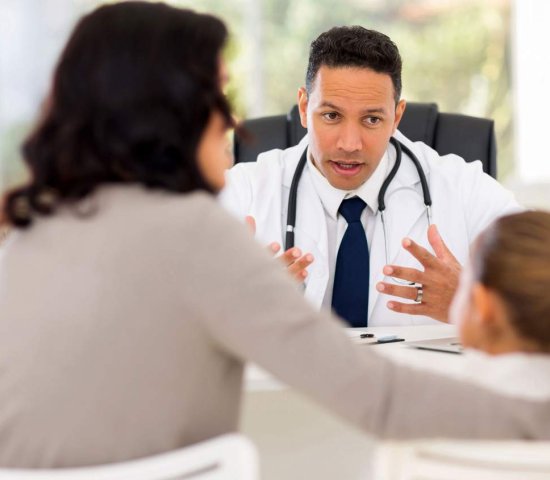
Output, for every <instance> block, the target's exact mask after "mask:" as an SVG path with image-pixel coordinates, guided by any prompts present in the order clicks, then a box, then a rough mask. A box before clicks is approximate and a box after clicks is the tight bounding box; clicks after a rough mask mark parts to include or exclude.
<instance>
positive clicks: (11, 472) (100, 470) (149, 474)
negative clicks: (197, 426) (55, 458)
mask: <svg viewBox="0 0 550 480" xmlns="http://www.w3.org/2000/svg"><path fill="white" fill-rule="evenodd" d="M259 478H260V477H259V466H258V455H257V452H256V448H255V447H254V445H253V444H252V443H251V442H250V441H249V440H248V439H247V438H246V437H244V436H242V435H238V434H231V435H223V436H221V437H217V438H214V439H212V440H208V441H206V442H202V443H198V444H196V445H191V446H189V447H186V448H183V449H181V450H177V451H174V452H170V453H165V454H161V455H155V456H152V457H149V458H145V459H141V460H132V461H128V462H123V463H114V464H111V465H102V466H94V467H84V468H63V469H51V470H38V469H37V470H22V469H0V480H184V479H185V480H257V479H259Z"/></svg>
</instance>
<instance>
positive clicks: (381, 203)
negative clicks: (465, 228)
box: [285, 137, 432, 260]
mask: <svg viewBox="0 0 550 480" xmlns="http://www.w3.org/2000/svg"><path fill="white" fill-rule="evenodd" d="M390 142H391V144H392V145H393V146H394V147H395V164H394V166H393V168H392V169H391V171H390V173H389V174H388V176H387V177H386V178H385V180H384V182H383V183H382V186H381V187H380V191H379V192H378V211H379V212H380V216H381V219H382V228H383V229H384V242H387V240H386V239H387V236H386V225H385V221H384V212H385V210H386V202H385V196H386V191H387V190H388V187H389V186H390V184H391V182H392V180H393V179H394V177H395V175H397V171H398V170H399V167H400V166H401V159H402V157H403V152H405V154H406V155H407V156H408V157H409V158H410V159H411V161H412V162H413V164H414V166H415V168H416V171H417V172H418V177H419V179H420V184H421V186H422V195H423V197H424V206H425V207H426V215H427V216H428V224H431V206H432V197H431V195H430V189H429V187H428V181H427V180H426V175H425V174H424V170H423V168H422V165H421V164H420V161H419V160H418V158H417V157H416V155H415V154H414V153H413V152H412V151H411V149H410V148H409V147H407V146H406V145H404V144H403V143H401V142H400V141H399V140H397V139H396V138H394V137H390ZM307 150H308V149H307V147H306V149H305V150H304V153H302V156H301V157H300V160H299V162H298V165H297V166H296V170H295V171H294V176H293V177H292V183H291V184H290V192H289V195H288V207H287V220H286V234H285V251H286V250H288V249H289V248H292V247H294V240H295V236H294V231H295V229H296V210H297V205H298V184H299V183H300V178H301V177H302V173H303V171H304V167H305V165H306V162H307ZM385 249H386V257H387V255H388V245H387V243H386V244H385ZM386 260H387V259H386Z"/></svg>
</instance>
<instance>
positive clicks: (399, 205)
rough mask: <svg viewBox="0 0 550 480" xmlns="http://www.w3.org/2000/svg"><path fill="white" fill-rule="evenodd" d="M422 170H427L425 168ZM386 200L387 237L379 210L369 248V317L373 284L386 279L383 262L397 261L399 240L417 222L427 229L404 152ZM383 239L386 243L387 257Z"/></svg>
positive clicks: (415, 178) (415, 180)
mask: <svg viewBox="0 0 550 480" xmlns="http://www.w3.org/2000/svg"><path fill="white" fill-rule="evenodd" d="M423 167H424V165H423ZM424 170H425V171H426V168H424ZM426 174H428V172H426ZM385 200H386V212H385V214H384V221H385V222H386V233H387V238H384V228H383V225H382V220H381V214H380V212H378V213H377V215H376V224H375V228H374V235H373V239H372V244H371V249H370V288H369V317H370V315H371V313H372V311H373V309H374V307H375V305H376V303H377V302H378V300H379V297H380V294H379V292H378V290H376V284H377V283H378V282H380V281H383V280H386V281H389V279H388V278H385V276H384V274H383V273H382V269H383V268H384V265H386V263H389V264H390V265H391V264H393V263H394V262H395V261H396V259H397V257H398V256H399V255H400V254H401V253H402V252H403V251H404V250H403V247H402V246H401V241H402V240H403V238H405V237H407V236H410V234H411V232H412V231H413V230H414V229H415V226H416V225H417V224H418V223H419V222H424V223H423V225H424V224H425V225H424V227H423V231H424V232H425V230H426V228H427V220H426V219H425V212H426V210H425V207H424V201H423V196H422V188H421V186H420V179H419V176H418V172H417V171H416V168H415V166H414V164H413V163H412V161H411V160H410V159H409V158H408V157H407V156H406V155H403V158H402V161H401V166H400V168H399V170H398V172H397V175H396V176H395V178H394V179H393V181H392V182H391V183H390V185H389V187H388V190H387V192H386V195H385ZM423 217H424V218H423ZM415 240H416V237H415ZM385 241H386V242H387V246H388V252H387V260H386V249H385ZM407 255H408V254H407ZM384 298H387V297H383V298H382V300H383V299H384Z"/></svg>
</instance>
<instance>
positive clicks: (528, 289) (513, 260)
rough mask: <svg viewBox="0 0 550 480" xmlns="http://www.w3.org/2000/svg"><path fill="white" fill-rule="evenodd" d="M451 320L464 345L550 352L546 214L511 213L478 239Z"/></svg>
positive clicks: (549, 235)
mask: <svg viewBox="0 0 550 480" xmlns="http://www.w3.org/2000/svg"><path fill="white" fill-rule="evenodd" d="M451 318H452V321H453V322H455V323H458V324H459V326H460V336H461V340H462V343H463V344H464V345H465V346H466V347H473V348H478V349H480V350H484V351H485V352H487V353H492V354H498V353H508V352H517V351H526V352H550V213H545V212H523V213H518V214H515V215H509V216H506V217H503V218H500V219H499V220H497V221H496V222H495V223H494V224H493V225H492V226H490V227H489V228H488V229H487V230H485V231H484V232H483V233H482V234H481V235H480V236H479V237H478V239H477V240H476V242H475V244H474V248H473V253H472V259H471V262H470V264H469V265H467V266H466V267H465V269H464V272H463V275H462V278H461V282H460V286H459V290H458V292H457V295H456V296H455V299H454V302H453V305H452V308H451Z"/></svg>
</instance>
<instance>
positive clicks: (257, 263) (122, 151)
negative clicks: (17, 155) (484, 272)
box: [0, 2, 550, 467]
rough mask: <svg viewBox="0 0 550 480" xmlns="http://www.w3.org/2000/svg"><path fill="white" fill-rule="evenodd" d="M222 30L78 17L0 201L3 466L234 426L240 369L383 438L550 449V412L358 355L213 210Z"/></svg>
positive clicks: (143, 452)
mask: <svg viewBox="0 0 550 480" xmlns="http://www.w3.org/2000/svg"><path fill="white" fill-rule="evenodd" d="M226 36H227V32H226V29H225V27H224V25H223V24H222V23H221V22H220V21H219V20H217V19H216V18H214V17H211V16H209V15H202V14H197V13H194V12H192V11H189V10H180V9H176V8H171V7H168V6H166V5H163V4H152V3H145V2H124V3H120V4H113V5H108V6H103V7H101V8H99V9H97V10H96V11H94V12H92V13H91V14H89V15H87V16H86V17H84V18H83V20H81V21H80V23H79V24H78V25H77V27H76V29H75V31H74V33H73V34H72V36H71V38H70V40H69V42H68V44H67V46H66V48H65V50H64V52H63V53H62V55H61V59H60V61H59V64H58V66H57V69H56V71H55V75H54V80H53V87H52V90H51V94H50V96H49V99H48V101H47V102H46V105H45V108H44V111H43V113H42V116H41V118H40V120H39V123H38V125H37V128H36V130H35V131H34V133H32V135H31V136H30V137H29V139H28V140H27V142H26V143H25V146H24V157H25V160H26V162H27V164H28V167H29V170H30V172H31V180H30V182H29V183H28V184H27V185H25V186H23V187H21V188H19V189H17V190H14V191H13V192H11V193H9V194H8V195H7V197H6V202H5V205H4V209H5V210H4V213H5V217H6V218H7V219H8V221H9V222H10V223H11V225H12V226H14V227H17V228H15V229H14V231H13V232H12V233H11V234H10V237H9V238H8V240H7V242H6V244H5V246H4V247H3V252H2V257H1V258H0V312H1V313H0V466H4V467H5V466H13V467H68V466H81V465H92V464H99V463H108V462H114V461H120V460H127V459H132V458H138V457H143V456H147V455H151V454H155V453H159V452H165V451H169V450H172V449H175V448H178V447H182V446H185V445H189V444H192V443H195V442H199V441H201V440H204V439H208V438H211V437H213V436H216V435H220V434H222V433H226V432H229V431H233V430H235V429H236V428H237V424H238V412H239V406H240V397H241V384H242V373H243V364H244V362H245V361H246V360H252V361H254V362H256V363H258V364H259V365H260V366H262V367H263V368H265V369H267V370H269V371H270V372H272V373H273V374H274V375H276V376H277V377H279V378H281V379H282V380H283V381H285V382H286V383H287V384H289V385H291V386H294V387H297V388H299V389H301V390H302V391H304V392H305V393H307V394H309V395H310V396H311V397H313V398H315V399H317V400H318V401H319V402H320V403H322V404H323V405H325V406H326V407H327V408H330V409H332V410H333V411H335V412H336V413H338V414H339V415H341V416H342V417H344V418H346V419H347V420H349V421H351V422H353V423H355V424H356V425H357V426H359V427H360V428H362V429H364V430H367V431H371V432H374V433H378V434H380V435H385V436H397V437H400V436H403V437H404V436H409V437H410V436H418V435H428V436H433V435H456V436H461V437H468V436H472V437H492V438H496V437H499V438H504V437H515V436H522V437H528V438H543V437H548V436H549V433H548V432H550V429H549V428H547V427H548V416H546V417H545V416H544V415H545V412H546V411H547V410H548V403H547V402H540V401H537V402H534V401H531V400H520V399H518V398H516V397H506V396H504V397H503V396H502V395H499V394H497V393H495V392H493V391H490V390H485V389H483V388H482V387H478V386H475V385H469V384H462V383H460V382H456V381H453V380H451V379H447V378H445V377H443V376H437V375H430V374H426V373H425V372H422V371H417V370H414V369H411V368H407V367H403V366H397V365H394V364H393V363H391V362H390V361H388V360H387V359H385V358H384V357H382V356H379V355H377V354H376V353H375V352H373V351H372V349H371V350H370V351H366V350H365V347H361V346H353V345H352V344H351V343H350V342H349V340H348V338H347V337H346V335H345V334H344V332H343V331H342V325H341V324H340V323H339V322H337V321H335V318H334V317H332V316H331V315H329V314H328V313H317V312H315V311H313V310H312V309H311V308H310V306H309V305H308V304H307V303H306V302H305V301H304V299H303V297H302V295H301V294H300V292H299V291H298V289H297V288H296V286H295V285H294V284H293V283H292V282H291V281H290V279H289V278H288V277H287V274H286V272H284V271H282V270H281V269H279V268H277V267H276V266H275V265H273V262H272V260H270V258H269V255H268V254H267V252H265V251H264V250H263V249H262V248H261V247H259V246H258V245H256V244H255V243H254V241H253V240H252V239H251V238H250V235H249V234H248V232H247V231H245V230H246V229H245V227H243V226H242V225H240V224H239V223H237V222H235V221H234V220H233V219H232V218H230V217H229V216H228V215H227V214H226V213H225V212H224V211H223V210H222V209H221V208H220V207H219V206H218V205H217V203H216V200H215V198H214V197H213V195H212V194H213V193H214V192H216V191H218V190H219V189H220V188H221V187H222V185H223V182H224V177H223V175H224V169H225V168H226V166H227V164H228V156H227V152H226V148H227V139H226V130H227V128H228V127H229V126H231V125H232V117H231V114H230V109H229V106H228V104H227V101H226V99H225V97H224V95H223V93H222V91H221V87H220V83H221V82H220V76H221V73H220V72H221V69H220V62H221V51H222V48H223V45H224V42H225V40H226ZM367 350H368V349H367ZM426 402H430V405H429V408H427V405H426ZM541 419H542V421H539V420H541ZM544 420H545V421H544Z"/></svg>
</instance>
